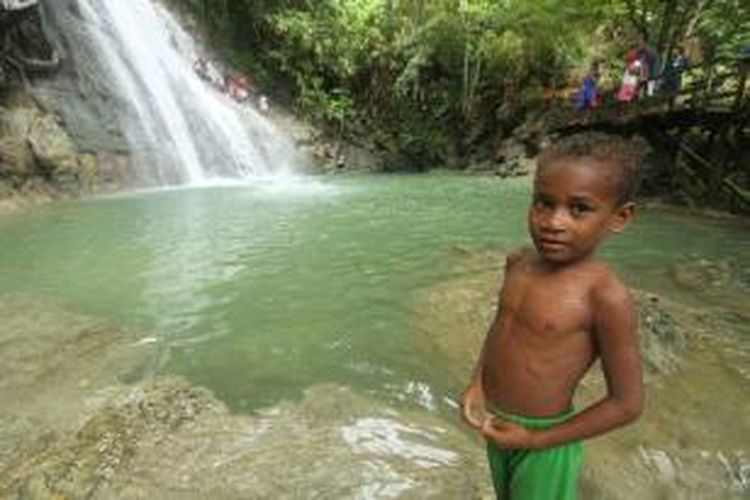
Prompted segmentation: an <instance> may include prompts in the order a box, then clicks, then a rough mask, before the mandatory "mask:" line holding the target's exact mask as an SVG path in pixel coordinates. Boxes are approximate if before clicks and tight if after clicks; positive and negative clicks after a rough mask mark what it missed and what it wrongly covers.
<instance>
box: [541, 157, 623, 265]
mask: <svg viewBox="0 0 750 500" xmlns="http://www.w3.org/2000/svg"><path fill="white" fill-rule="evenodd" d="M617 180H618V179H617V174H616V172H613V169H611V168H608V166H607V165H603V164H601V163H598V162H597V161H596V160H594V159H592V158H585V157H584V158H559V159H557V160H553V161H552V162H551V163H549V164H547V165H546V166H545V167H544V168H542V169H539V170H538V171H537V174H536V177H535V179H534V195H533V198H532V202H531V206H530V207H529V233H530V234H531V238H532V240H533V241H534V246H535V247H536V250H537V252H539V255H540V256H541V257H542V258H543V259H544V260H546V261H548V262H551V263H555V264H567V263H572V262H575V261H578V260H580V259H583V258H585V257H588V256H589V255H591V254H592V253H593V252H594V250H595V249H596V247H597V245H598V244H599V243H600V242H601V241H602V240H603V239H604V238H605V237H606V236H607V235H608V234H609V233H613V232H614V233H617V232H620V231H622V229H624V227H625V226H626V225H627V223H628V222H630V220H631V219H632V217H633V204H632V203H626V204H624V205H619V206H618V204H617V199H616V193H617V190H616V187H617Z"/></svg>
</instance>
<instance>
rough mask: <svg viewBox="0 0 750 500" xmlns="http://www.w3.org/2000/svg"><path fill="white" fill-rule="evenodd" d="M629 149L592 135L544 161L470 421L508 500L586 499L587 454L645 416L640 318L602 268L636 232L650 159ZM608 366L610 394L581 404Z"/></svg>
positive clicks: (468, 397)
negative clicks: (604, 248) (641, 173)
mask: <svg viewBox="0 0 750 500" xmlns="http://www.w3.org/2000/svg"><path fill="white" fill-rule="evenodd" d="M632 151H633V148H632V147H631V145H630V144H629V143H628V141H626V140H624V139H622V138H617V137H614V136H611V135H607V134H603V133H597V132H588V133H583V134H578V135H574V136H570V137H567V138H564V139H562V140H560V141H559V142H557V143H554V144H553V145H551V146H550V147H549V148H547V149H546V150H545V151H543V152H542V154H541V155H540V157H539V159H538V168H537V170H536V174H535V178H534V184H533V194H532V197H531V203H530V207H529V211H528V229H529V233H530V236H531V240H532V242H533V249H523V250H520V251H517V252H514V253H511V254H509V255H508V257H507V259H506V264H505V278H504V283H503V285H502V289H501V290H500V293H499V297H498V305H497V311H496V313H495V317H494V320H493V321H492V323H491V325H490V327H489V331H488V333H487V336H486V338H485V341H484V344H483V347H482V349H481V351H480V354H479V357H478V360H477V363H476V367H475V368H474V372H473V374H472V376H471V378H470V381H469V384H468V388H467V389H466V392H465V393H464V396H463V400H462V404H461V412H462V417H463V419H464V421H465V422H466V423H468V424H469V425H470V426H472V427H473V428H475V429H477V430H478V431H480V432H481V434H482V435H483V437H484V438H485V440H486V443H487V456H488V460H489V464H490V469H491V472H492V479H493V484H494V487H495V491H496V493H497V496H498V498H503V499H506V500H507V499H512V500H518V499H522V500H567V499H574V498H577V495H578V483H579V477H580V470H581V464H582V461H583V443H582V441H583V440H584V439H587V438H591V437H594V436H598V435H600V434H603V433H605V432H609V431H611V430H613V429H615V428H616V427H620V426H622V425H625V424H627V423H629V422H632V421H633V420H635V419H636V418H637V417H638V416H639V415H640V413H641V411H642V409H643V405H644V389H643V380H642V366H641V355H640V350H639V342H638V338H637V326H636V323H637V320H636V317H637V316H636V310H635V307H634V304H633V298H632V297H631V295H630V293H629V291H628V289H627V288H626V286H625V285H624V284H623V283H622V282H621V281H620V280H619V279H618V278H617V277H616V275H615V274H614V273H613V272H612V271H611V270H610V269H609V267H607V266H606V265H605V264H604V263H603V262H601V261H600V260H598V259H597V258H596V257H595V251H596V249H597V247H598V246H599V245H600V244H601V243H602V242H603V241H604V240H605V239H606V238H607V237H608V236H609V235H612V234H616V233H620V232H621V231H623V230H624V229H625V228H626V226H628V224H629V223H630V222H631V221H632V219H633V215H634V208H635V205H634V195H635V191H636V189H637V185H638V163H639V162H638V159H637V158H636V157H635V156H634V155H633V153H632ZM597 359H599V360H601V367H602V371H603V375H604V380H605V381H606V394H604V395H603V396H602V397H601V399H599V400H598V401H597V402H595V403H593V404H591V405H590V406H588V407H586V408H585V409H583V410H582V411H580V412H579V411H576V410H575V409H574V407H573V403H572V399H573V394H574V392H575V390H576V388H577V387H578V386H579V384H580V382H581V379H582V378H583V376H584V374H585V373H586V372H587V371H588V370H589V368H590V367H591V366H592V365H593V363H594V362H595V361H596V360H597Z"/></svg>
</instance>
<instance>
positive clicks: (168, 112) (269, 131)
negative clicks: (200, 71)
mask: <svg viewBox="0 0 750 500" xmlns="http://www.w3.org/2000/svg"><path fill="white" fill-rule="evenodd" d="M78 2H79V6H80V8H81V9H80V11H81V16H82V18H83V20H84V22H85V24H86V29H87V31H88V32H89V34H90V36H91V37H92V42H93V44H94V49H95V51H96V53H97V55H98V56H99V57H100V59H101V62H102V63H103V64H104V66H106V68H107V70H108V72H109V73H110V75H109V77H110V81H111V82H112V84H113V87H114V88H113V89H108V90H109V91H112V92H113V93H114V95H115V96H116V99H117V103H116V105H117V106H118V116H119V119H120V120H121V122H122V123H121V126H122V128H123V130H124V131H125V134H126V135H127V138H128V141H129V143H130V144H131V147H132V150H133V153H134V154H138V155H142V156H143V158H144V163H145V164H147V165H148V173H147V175H146V177H147V182H148V183H151V184H154V183H155V184H158V185H175V184H187V185H196V186H199V185H203V184H212V183H216V182H221V181H222V180H227V179H232V180H243V179H252V178H254V177H260V176H267V175H276V174H281V173H287V172H288V171H289V170H290V166H291V164H292V162H293V161H294V160H293V158H294V156H295V153H294V146H293V144H292V143H291V141H290V140H289V139H287V138H286V137H285V136H284V135H283V134H282V133H281V132H280V131H278V130H277V129H276V128H275V127H274V126H273V124H272V123H271V122H270V121H268V120H267V119H266V118H265V117H264V116H263V115H262V114H261V113H260V112H258V111H257V110H256V109H255V108H254V107H252V106H251V105H250V104H243V105H238V104H237V103H235V102H234V101H232V100H231V99H230V98H229V97H228V96H226V95H223V94H222V93H220V92H219V91H218V90H216V89H215V88H213V87H212V86H210V85H209V84H208V83H207V82H205V81H203V80H201V79H200V78H199V77H198V75H197V74H196V72H195V71H194V69H193V63H194V61H195V60H197V58H198V57H199V51H198V49H197V48H196V46H195V43H194V41H193V40H192V38H191V37H190V36H189V35H188V34H187V33H186V32H185V31H184V30H183V29H182V28H181V27H180V26H179V24H178V23H177V21H176V20H175V19H174V17H173V16H172V15H171V14H170V13H169V12H167V10H166V9H165V8H164V7H162V6H161V5H158V4H156V3H154V2H153V1H152V0H127V1H123V0H78Z"/></svg>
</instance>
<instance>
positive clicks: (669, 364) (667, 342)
mask: <svg viewBox="0 0 750 500" xmlns="http://www.w3.org/2000/svg"><path fill="white" fill-rule="evenodd" d="M636 304H637V308H638V314H639V317H640V322H639V328H640V335H641V342H642V353H643V359H644V364H645V366H646V368H647V369H649V370H650V371H651V372H654V373H660V374H666V373H671V372H674V371H675V370H676V369H677V367H678V366H679V360H680V353H681V352H682V350H683V349H684V348H685V344H686V338H685V332H684V330H683V328H682V327H681V326H680V325H679V324H678V322H677V321H676V320H675V318H674V316H673V315H672V314H671V313H670V312H669V310H668V309H667V307H666V306H665V305H664V302H663V300H662V299H660V298H659V296H657V295H655V294H650V293H643V292H638V293H637V294H636Z"/></svg>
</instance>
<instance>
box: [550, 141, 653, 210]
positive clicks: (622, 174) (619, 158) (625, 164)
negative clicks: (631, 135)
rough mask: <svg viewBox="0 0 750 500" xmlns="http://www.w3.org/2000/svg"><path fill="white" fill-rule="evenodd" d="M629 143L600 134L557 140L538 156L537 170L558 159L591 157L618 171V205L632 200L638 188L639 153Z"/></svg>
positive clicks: (637, 148)
mask: <svg viewBox="0 0 750 500" xmlns="http://www.w3.org/2000/svg"><path fill="white" fill-rule="evenodd" d="M639 150H640V148H639V147H638V146H637V145H636V144H635V143H634V141H632V140H628V139H625V138H623V137H621V136H618V135H612V134H605V133H603V132H582V133H578V134H574V135H570V136H567V137H564V138H562V139H560V140H559V141H557V142H555V143H553V144H552V145H551V146H549V147H548V148H546V149H545V150H544V151H542V153H541V154H540V155H539V160H538V163H537V169H538V170H542V169H544V168H545V167H546V166H547V165H549V164H550V163H552V162H553V161H555V160H559V159H561V158H583V157H587V158H593V159H595V160H596V161H597V163H600V164H601V167H602V168H610V169H613V170H616V172H617V185H616V193H615V194H616V196H617V204H618V205H621V204H623V203H627V202H630V201H633V200H634V199H635V195H636V193H637V192H638V187H639V185H640V165H641V161H642V153H640V152H639Z"/></svg>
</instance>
